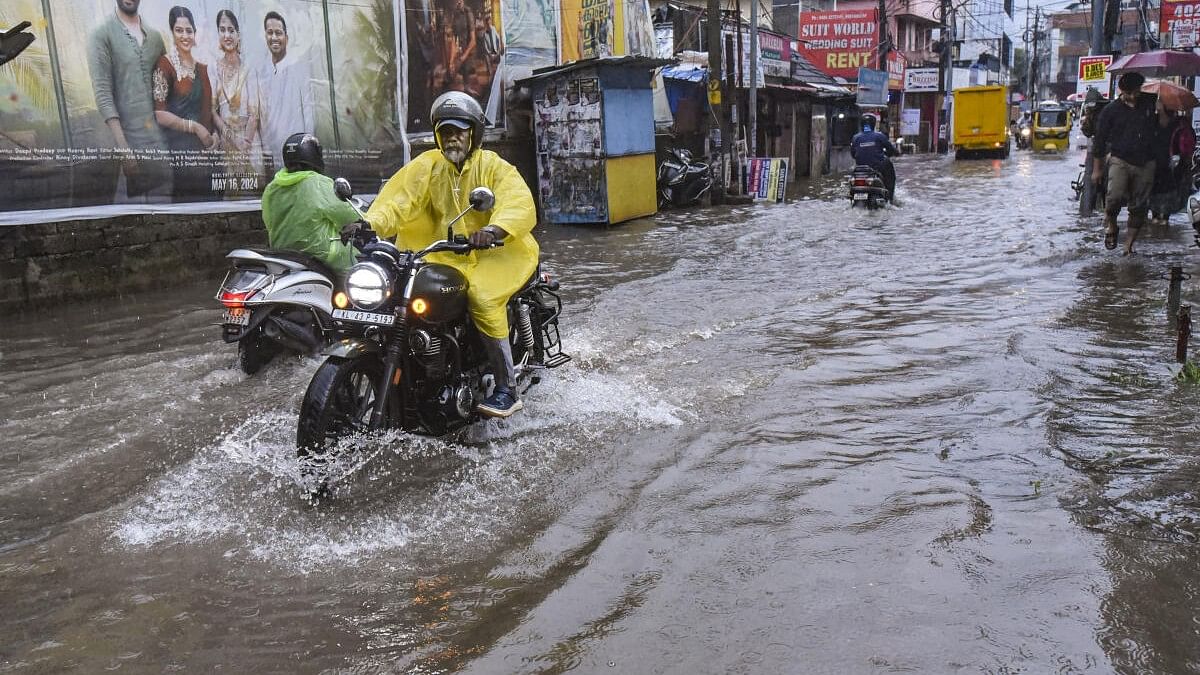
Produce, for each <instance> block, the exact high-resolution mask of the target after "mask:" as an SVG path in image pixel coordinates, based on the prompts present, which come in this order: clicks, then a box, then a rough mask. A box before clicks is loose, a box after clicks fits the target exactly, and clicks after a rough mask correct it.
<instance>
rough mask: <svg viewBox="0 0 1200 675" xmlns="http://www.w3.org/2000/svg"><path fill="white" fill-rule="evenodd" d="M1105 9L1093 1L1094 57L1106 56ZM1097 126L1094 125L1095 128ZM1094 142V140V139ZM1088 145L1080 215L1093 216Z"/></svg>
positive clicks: (1091, 160) (1102, 0)
mask: <svg viewBox="0 0 1200 675" xmlns="http://www.w3.org/2000/svg"><path fill="white" fill-rule="evenodd" d="M1104 9H1105V0H1092V56H1099V55H1101V54H1104V52H1105V48H1104V42H1105V40H1104ZM1094 126H1095V125H1093V127H1094ZM1093 140H1094V139H1093ZM1093 145H1094V143H1091V142H1089V143H1088V150H1087V157H1086V158H1085V159H1084V160H1083V195H1081V196H1080V199H1079V215H1081V216H1090V215H1092V208H1093V207H1094V206H1095V205H1096V184H1095V183H1093V182H1092V165H1093V164H1094V163H1095V159H1094V158H1093V157H1092V146H1093Z"/></svg>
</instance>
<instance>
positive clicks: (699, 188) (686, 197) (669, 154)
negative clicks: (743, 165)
mask: <svg viewBox="0 0 1200 675" xmlns="http://www.w3.org/2000/svg"><path fill="white" fill-rule="evenodd" d="M664 153H665V156H664V157H663V159H662V161H661V162H659V164H658V208H660V209H666V208H671V207H676V208H678V207H684V206H692V205H693V204H696V203H698V202H699V201H700V198H701V197H703V196H704V194H705V193H706V192H708V191H709V190H710V189H712V185H713V178H712V172H711V171H709V167H708V165H707V164H705V163H704V162H696V161H692V153H690V152H688V151H687V150H684V149H682V148H667V149H666V150H665V151H664Z"/></svg>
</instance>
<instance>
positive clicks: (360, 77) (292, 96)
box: [0, 0, 396, 211]
mask: <svg viewBox="0 0 1200 675" xmlns="http://www.w3.org/2000/svg"><path fill="white" fill-rule="evenodd" d="M43 10H45V11H43ZM393 18H394V17H393V13H392V3H391V2H390V1H389V0H341V1H339V2H336V3H334V2H328V3H326V2H321V1H318V0H170V1H167V0H140V1H139V0H48V1H46V2H42V1H40V0H5V2H4V3H3V6H2V7H0V26H9V25H13V24H15V23H17V22H19V21H20V20H23V19H30V20H33V21H35V22H36V23H37V25H36V26H35V30H38V34H37V36H38V40H37V42H35V45H34V48H31V50H30V51H28V52H27V53H26V54H23V55H22V56H21V57H20V58H18V59H17V60H16V61H14V62H13V63H12V64H10V65H9V66H6V67H5V68H4V69H0V92H3V94H4V96H5V100H6V104H5V105H3V106H0V190H2V191H4V193H5V194H6V195H10V196H12V198H8V199H5V200H4V201H3V202H0V211H21V210H28V209H48V208H64V207H80V206H97V205H111V204H117V205H120V204H165V203H188V204H192V203H200V204H203V203H205V202H212V201H217V200H234V199H245V198H254V197H257V196H259V195H260V194H261V191H262V189H263V188H264V187H265V185H266V183H267V182H268V181H269V180H270V177H271V176H272V175H273V173H274V171H275V170H276V169H277V168H279V167H280V166H281V151H282V144H283V140H284V139H285V138H286V137H287V136H288V135H290V134H292V133H296V132H307V133H315V134H317V135H318V136H319V137H320V138H321V141H322V143H323V145H324V146H325V148H326V161H327V164H328V165H330V166H331V167H332V168H334V169H335V170H339V171H344V172H345V173H347V174H348V176H347V177H349V178H351V179H352V180H357V181H360V182H365V181H370V182H372V183H375V184H377V181H378V178H379V174H380V172H381V170H382V167H383V165H384V164H387V163H388V162H387V159H386V157H387V156H388V155H390V154H392V153H393V152H394V151H395V149H396V134H395V131H396V106H395V100H396V97H395V82H396V79H395V72H396V71H395V67H394V65H391V66H390V67H389V64H394V63H395V61H396V50H395V40H394V31H393V29H392V26H393ZM363 45H367V46H369V47H370V48H368V49H364V48H363ZM331 72H336V73H337V76H336V77H331V75H330V73H331ZM197 210H204V209H203V207H202V206H201V207H198V208H197Z"/></svg>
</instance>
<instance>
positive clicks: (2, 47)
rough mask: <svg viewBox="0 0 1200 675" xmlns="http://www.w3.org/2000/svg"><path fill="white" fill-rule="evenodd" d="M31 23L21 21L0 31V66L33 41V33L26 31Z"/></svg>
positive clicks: (15, 56)
mask: <svg viewBox="0 0 1200 675" xmlns="http://www.w3.org/2000/svg"><path fill="white" fill-rule="evenodd" d="M31 25H33V24H31V23H29V22H28V21H22V22H21V23H19V24H17V25H15V26H13V27H12V28H10V29H8V30H6V31H4V32H3V33H0V66H2V65H4V64H6V63H8V62H9V61H11V60H13V59H15V58H17V55H19V54H20V53H21V52H23V51H25V48H26V47H28V46H29V45H30V44H31V43H33V33H26V32H25V29H26V28H29V27H30V26H31Z"/></svg>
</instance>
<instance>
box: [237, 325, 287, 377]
mask: <svg viewBox="0 0 1200 675" xmlns="http://www.w3.org/2000/svg"><path fill="white" fill-rule="evenodd" d="M278 353H279V345H277V344H276V343H275V341H274V340H271V339H270V338H268V337H267V336H265V335H263V334H262V328H261V327H259V328H256V329H254V334H253V335H247V336H246V337H244V338H242V339H241V340H238V365H239V366H241V368H242V372H243V373H245V374H247V375H253V374H255V373H257V372H258V371H260V370H262V369H263V366H265V365H267V364H268V363H270V362H271V359H273V358H275V355H276V354H278Z"/></svg>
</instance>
